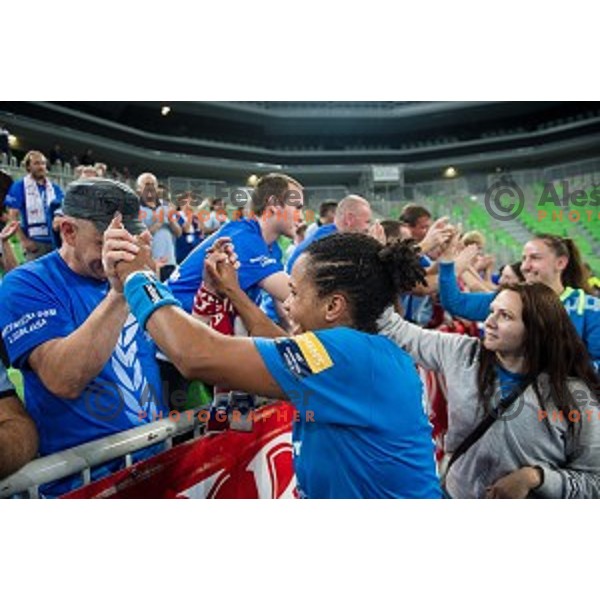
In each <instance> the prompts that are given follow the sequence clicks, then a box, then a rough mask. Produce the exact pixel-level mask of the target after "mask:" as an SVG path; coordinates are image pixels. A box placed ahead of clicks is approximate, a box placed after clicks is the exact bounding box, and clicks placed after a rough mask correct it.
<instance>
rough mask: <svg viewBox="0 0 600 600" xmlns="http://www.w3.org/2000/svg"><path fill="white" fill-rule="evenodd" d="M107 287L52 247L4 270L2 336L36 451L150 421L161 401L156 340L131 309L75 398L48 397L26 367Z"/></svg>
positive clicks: (92, 307) (86, 312)
mask: <svg viewBox="0 0 600 600" xmlns="http://www.w3.org/2000/svg"><path fill="white" fill-rule="evenodd" d="M108 289H109V288H108V283H107V282H105V281H97V280H94V279H91V278H88V277H82V276H81V275H78V274H77V273H75V272H74V271H72V270H71V269H70V268H69V267H68V266H67V264H66V263H65V262H64V260H63V259H62V257H61V256H60V254H59V253H58V252H53V253H51V254H48V255H47V256H44V257H42V258H40V259H38V260H36V261H34V262H31V263H27V264H26V265H23V266H21V267H19V268H18V269H15V270H14V271H11V272H10V273H9V274H8V275H7V276H6V277H5V278H4V282H3V284H2V286H1V287H0V326H1V327H2V338H3V340H4V343H5V345H6V349H7V351H8V356H9V358H10V361H11V364H12V365H13V366H15V367H16V368H18V369H21V370H22V372H23V377H24V384H25V399H26V403H27V409H28V411H29V413H30V414H31V417H32V418H33V420H34V421H35V424H36V425H37V428H38V431H39V434H40V454H41V455H47V454H51V453H54V452H58V451H59V450H63V449H65V448H70V447H72V446H77V445H79V444H83V443H85V442H89V441H92V440H95V439H98V438H101V437H104V436H107V435H111V434H114V433H117V432H120V431H123V430H126V429H130V428H132V427H134V426H136V425H141V424H143V423H148V422H151V421H152V420H153V418H156V415H157V413H160V411H167V410H168V409H167V407H166V405H164V404H163V400H162V385H161V379H160V374H159V369H158V364H157V362H156V359H155V353H156V346H155V345H154V343H153V342H152V341H151V340H150V338H149V337H148V336H147V334H146V333H145V332H144V331H143V330H142V329H141V328H140V326H139V324H138V323H137V321H136V320H135V319H134V318H133V316H131V315H130V316H129V318H128V319H127V321H126V323H125V325H124V327H123V331H122V333H121V335H120V337H119V340H118V342H117V345H116V347H115V350H114V352H113V354H112V356H111V357H110V359H109V360H108V362H107V363H106V365H105V366H104V368H103V369H102V371H101V372H100V373H99V375H98V376H97V377H95V378H94V379H93V380H92V381H91V382H90V383H89V384H88V386H87V388H86V389H85V391H84V392H83V394H82V395H81V396H80V397H79V398H76V399H74V400H68V399H65V398H60V397H58V396H55V395H54V394H52V393H51V392H50V391H49V390H48V389H47V388H46V387H45V386H44V385H43V383H42V382H41V380H40V379H39V377H38V376H37V375H36V374H35V373H34V372H33V371H32V370H31V369H30V368H29V365H28V357H29V355H30V353H31V352H32V351H33V350H34V349H35V348H37V347H38V346H40V345H41V344H44V343H45V342H47V341H50V340H53V339H56V338H64V337H66V336H68V335H69V334H71V333H73V332H74V331H75V330H76V329H78V328H79V327H80V326H81V325H82V324H83V323H84V321H86V319H87V318H88V317H89V316H90V314H91V313H92V312H93V311H94V310H95V309H96V307H97V306H98V305H99V304H100V303H101V302H102V300H103V299H104V297H105V296H106V294H107V293H108ZM72 360H73V361H77V360H78V357H77V356H73V357H72ZM144 414H145V415H146V416H144ZM165 414H166V413H165Z"/></svg>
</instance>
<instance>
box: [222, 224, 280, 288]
mask: <svg viewBox="0 0 600 600" xmlns="http://www.w3.org/2000/svg"><path fill="white" fill-rule="evenodd" d="M257 242H259V243H262V245H264V242H263V241H262V238H261V239H260V240H257V239H256V238H255V237H254V236H242V235H239V236H237V237H236V238H235V239H234V240H233V243H234V246H235V252H236V254H237V255H238V260H239V261H240V268H239V270H238V277H239V280H240V287H241V288H242V289H243V290H248V289H249V288H251V287H252V286H254V285H257V284H258V283H260V282H261V281H262V280H263V279H266V278H267V277H269V276H270V275H273V274H274V273H279V271H283V265H282V262H281V249H280V248H279V245H278V244H274V246H273V250H272V252H271V253H270V254H266V253H265V254H260V253H259V254H257V246H258V244H257ZM258 247H260V246H258ZM259 252H260V251H259Z"/></svg>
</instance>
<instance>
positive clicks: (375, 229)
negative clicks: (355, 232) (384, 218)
mask: <svg viewBox="0 0 600 600" xmlns="http://www.w3.org/2000/svg"><path fill="white" fill-rule="evenodd" d="M368 235H370V236H371V237H372V238H375V239H376V240H377V241H378V242H379V243H380V244H385V243H386V242H387V239H386V237H385V231H384V229H383V226H382V225H381V223H380V222H379V221H375V222H374V223H373V224H372V225H371V226H370V227H369V231H368Z"/></svg>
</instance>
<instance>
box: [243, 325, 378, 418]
mask: <svg viewBox="0 0 600 600" xmlns="http://www.w3.org/2000/svg"><path fill="white" fill-rule="evenodd" d="M363 339H364V338H361V334H360V333H358V332H354V331H352V330H347V329H331V330H326V331H319V332H317V333H305V334H302V335H299V336H296V337H293V338H281V339H277V340H266V339H260V338H257V339H255V340H254V343H255V345H256V348H257V350H258V351H259V352H260V354H261V356H262V358H263V360H264V362H265V365H266V367H267V369H268V370H269V372H270V373H271V375H272V376H273V378H274V379H275V381H277V383H278V385H279V386H280V387H281V389H282V390H283V391H284V393H285V395H286V398H287V399H288V400H290V401H291V402H292V403H293V404H294V407H295V408H296V409H297V410H298V411H299V413H300V415H301V420H302V421H304V419H307V420H314V422H315V423H327V424H337V425H352V426H357V427H361V426H364V427H367V426H369V425H370V424H371V421H372V416H371V414H370V411H369V409H368V408H365V407H368V406H369V403H368V402H364V399H365V398H368V397H369V391H370V389H369V391H367V390H366V389H365V394H364V395H362V396H361V394H360V390H357V389H356V387H355V388H354V389H353V393H352V394H349V393H348V386H349V385H350V383H349V382H350V381H352V382H357V381H358V382H361V385H365V386H366V387H369V384H370V383H372V382H371V379H372V372H371V369H370V365H371V358H370V354H369V351H368V345H367V344H365V343H363ZM361 398H362V399H363V401H360V399H361ZM309 411H310V412H309Z"/></svg>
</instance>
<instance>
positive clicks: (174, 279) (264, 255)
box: [168, 219, 283, 313]
mask: <svg viewBox="0 0 600 600" xmlns="http://www.w3.org/2000/svg"><path fill="white" fill-rule="evenodd" d="M220 237H230V238H231V240H232V242H233V245H234V246H235V252H236V254H237V255H238V260H239V261H240V268H239V271H238V277H239V281H240V287H241V288H242V289H243V290H244V291H245V292H246V294H247V295H248V296H249V297H250V298H251V299H252V301H253V302H255V303H256V304H258V303H259V302H260V297H261V294H260V292H261V288H260V287H259V285H258V284H259V283H260V282H261V281H262V280H263V279H266V278H267V277H269V276H270V275H273V273H277V272H279V271H283V266H282V264H281V248H280V247H279V244H277V243H273V244H271V245H270V246H269V245H268V244H267V243H266V242H265V240H264V238H263V236H262V232H261V229H260V225H259V223H258V221H257V220H254V219H241V220H239V221H231V222H229V223H227V224H226V225H223V227H221V229H219V231H217V232H215V233H213V234H212V235H211V236H210V237H208V238H207V239H206V240H204V241H203V242H202V243H201V244H200V245H199V246H197V247H196V249H195V250H194V251H193V252H192V253H191V254H190V255H189V256H188V257H187V258H186V260H185V261H184V262H183V263H182V264H181V265H179V267H178V268H177V269H176V270H175V272H174V273H173V274H172V275H171V277H170V278H169V279H168V285H169V288H170V289H171V291H172V292H173V294H174V296H175V297H176V298H177V300H179V301H180V302H181V304H182V305H183V309H184V310H185V311H187V312H189V313H190V312H192V306H193V304H194V297H195V296H196V293H197V292H198V288H199V287H200V284H201V283H202V274H203V270H204V257H205V255H206V251H207V250H208V249H209V248H210V247H211V246H212V245H213V244H214V243H215V241H216V240H218V239H219V238H220Z"/></svg>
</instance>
